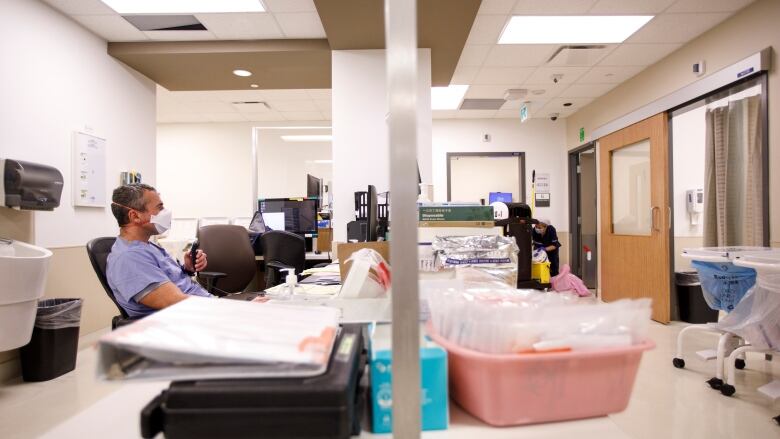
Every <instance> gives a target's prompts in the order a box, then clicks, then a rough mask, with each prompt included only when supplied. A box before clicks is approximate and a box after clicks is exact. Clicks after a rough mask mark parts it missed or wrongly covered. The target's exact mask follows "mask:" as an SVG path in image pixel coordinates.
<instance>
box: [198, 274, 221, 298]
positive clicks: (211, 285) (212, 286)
mask: <svg viewBox="0 0 780 439" xmlns="http://www.w3.org/2000/svg"><path fill="white" fill-rule="evenodd" d="M198 277H199V278H202V279H204V280H205V281H206V291H208V292H209V294H213V295H215V296H219V297H222V296H224V295H225V294H224V293H222V292H221V291H217V290H216V286H217V281H218V280H220V279H222V278H225V277H227V274H226V273H220V272H218V271H201V272H199V273H198Z"/></svg>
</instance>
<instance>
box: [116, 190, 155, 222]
mask: <svg viewBox="0 0 780 439" xmlns="http://www.w3.org/2000/svg"><path fill="white" fill-rule="evenodd" d="M146 191H153V192H157V189H155V188H153V187H152V186H149V185H148V184H143V183H134V184H126V185H123V186H119V187H118V188H116V189H114V193H113V194H112V195H111V201H113V203H111V213H113V214H114V218H116V222H117V224H119V227H122V226H125V225H127V223H128V222H130V218H129V217H128V214H129V213H130V209H135V210H137V211H139V212H143V211H145V210H146V206H145V205H144V192H146ZM128 208H130V209H128Z"/></svg>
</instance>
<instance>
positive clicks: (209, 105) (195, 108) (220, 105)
mask: <svg viewBox="0 0 780 439" xmlns="http://www.w3.org/2000/svg"><path fill="white" fill-rule="evenodd" d="M186 106H187V108H189V111H190V112H192V113H234V112H235V111H236V110H235V109H234V108H233V106H232V105H230V104H226V103H224V102H189V103H187V104H186Z"/></svg>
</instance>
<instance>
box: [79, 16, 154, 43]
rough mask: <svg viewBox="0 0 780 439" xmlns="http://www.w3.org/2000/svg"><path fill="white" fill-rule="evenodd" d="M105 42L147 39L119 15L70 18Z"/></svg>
mask: <svg viewBox="0 0 780 439" xmlns="http://www.w3.org/2000/svg"><path fill="white" fill-rule="evenodd" d="M72 18H73V19H74V20H76V21H78V22H79V23H81V24H82V25H83V26H84V27H86V28H87V29H89V30H90V31H92V32H94V33H95V34H96V35H98V36H100V37H101V38H103V39H105V40H106V41H146V40H148V39H149V38H147V37H146V35H144V33H143V32H141V31H140V30H138V29H136V28H135V26H133V25H132V24H130V22H128V21H127V20H125V19H124V18H122V17H120V16H119V15H78V16H74V17H72Z"/></svg>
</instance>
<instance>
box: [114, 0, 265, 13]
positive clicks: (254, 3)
mask: <svg viewBox="0 0 780 439" xmlns="http://www.w3.org/2000/svg"><path fill="white" fill-rule="evenodd" d="M101 1H102V2H103V3H105V4H106V5H107V6H108V7H109V8H111V9H113V10H115V11H116V12H117V13H119V14H207V13H228V12H265V7H264V6H263V3H262V2H261V1H260V0H101Z"/></svg>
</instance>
